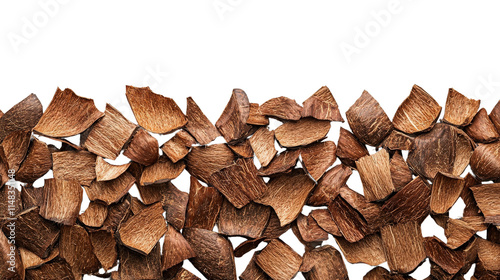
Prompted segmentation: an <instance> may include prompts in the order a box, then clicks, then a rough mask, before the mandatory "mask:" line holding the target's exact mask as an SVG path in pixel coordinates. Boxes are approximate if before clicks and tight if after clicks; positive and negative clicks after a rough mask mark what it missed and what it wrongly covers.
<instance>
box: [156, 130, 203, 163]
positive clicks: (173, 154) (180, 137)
mask: <svg viewBox="0 0 500 280" xmlns="http://www.w3.org/2000/svg"><path fill="white" fill-rule="evenodd" d="M194 144H196V140H194V138H193V137H192V136H191V135H189V133H187V132H186V131H184V130H180V131H179V132H177V133H176V134H175V135H174V137H172V138H171V139H170V140H168V141H167V142H165V143H164V144H163V145H162V146H161V150H162V151H163V152H164V153H165V155H167V157H168V158H169V159H170V160H172V162H174V163H176V162H178V161H179V160H181V159H183V158H184V157H185V156H186V155H187V154H188V153H189V149H190V148H191V146H192V145H194Z"/></svg>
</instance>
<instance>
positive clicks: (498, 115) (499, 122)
mask: <svg viewBox="0 0 500 280" xmlns="http://www.w3.org/2000/svg"><path fill="white" fill-rule="evenodd" d="M478 107H479V106H478ZM490 120H491V121H492V122H493V124H494V125H495V127H496V129H497V131H499V132H500V101H498V103H497V105H495V107H494V108H493V110H491V112H490Z"/></svg>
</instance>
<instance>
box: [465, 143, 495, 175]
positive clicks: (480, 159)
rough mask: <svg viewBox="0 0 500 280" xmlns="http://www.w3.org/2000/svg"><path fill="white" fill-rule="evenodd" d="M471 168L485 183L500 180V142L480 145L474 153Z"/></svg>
mask: <svg viewBox="0 0 500 280" xmlns="http://www.w3.org/2000/svg"><path fill="white" fill-rule="evenodd" d="M470 167H471V169H472V172H474V174H475V175H476V176H477V177H478V178H479V179H481V180H483V181H490V180H498V179H500V142H495V143H491V144H483V145H479V146H478V147H477V148H476V149H475V150H474V153H472V157H471V158H470Z"/></svg>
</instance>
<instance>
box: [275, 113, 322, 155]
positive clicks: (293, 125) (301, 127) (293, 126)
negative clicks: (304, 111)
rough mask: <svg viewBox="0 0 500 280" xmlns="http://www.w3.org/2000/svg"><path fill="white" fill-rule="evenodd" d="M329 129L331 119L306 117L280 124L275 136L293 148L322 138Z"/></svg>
mask: <svg viewBox="0 0 500 280" xmlns="http://www.w3.org/2000/svg"><path fill="white" fill-rule="evenodd" d="M329 130H330V122H329V121H322V120H316V119H313V118H304V119H300V120H298V121H289V122H286V123H284V124H282V125H280V126H279V127H278V128H277V129H276V130H275V136H276V140H278V142H279V143H280V145H281V146H283V147H287V148H292V147H299V146H305V145H308V144H311V143H313V142H316V141H318V140H321V139H323V138H324V137H325V136H326V134H327V133H328V131H329Z"/></svg>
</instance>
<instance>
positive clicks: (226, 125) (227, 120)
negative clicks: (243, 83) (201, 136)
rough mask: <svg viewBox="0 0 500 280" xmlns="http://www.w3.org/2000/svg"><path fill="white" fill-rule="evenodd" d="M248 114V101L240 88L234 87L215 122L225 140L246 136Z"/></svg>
mask: <svg viewBox="0 0 500 280" xmlns="http://www.w3.org/2000/svg"><path fill="white" fill-rule="evenodd" d="M249 114H250V102H248V96H247V94H246V93H245V92H244V91H243V90H241V89H234V90H233V93H232V94H231V98H230V99H229V102H228V103H227V105H226V108H225V109H224V111H223V112H222V114H221V116H220V117H219V119H218V120H217V122H216V123H215V126H216V127H217V129H218V130H219V132H220V134H222V136H223V137H224V139H225V140H226V142H228V143H233V142H239V141H240V140H241V139H242V138H244V137H245V136H246V134H247V133H248V131H249V130H250V128H251V126H250V125H247V120H248V116H249Z"/></svg>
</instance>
